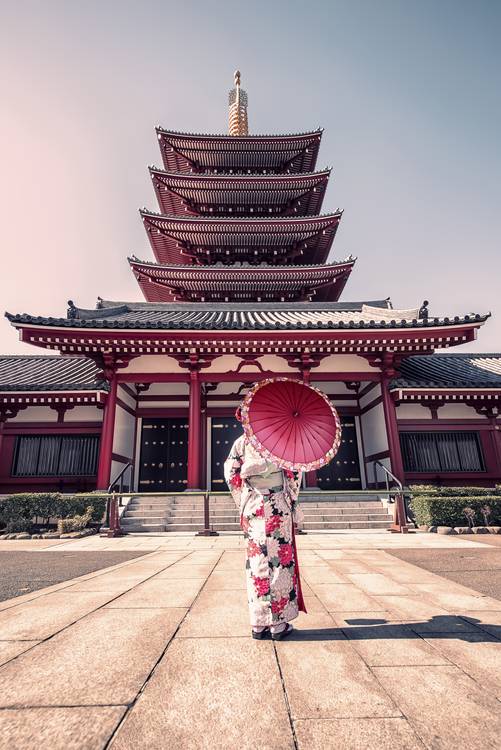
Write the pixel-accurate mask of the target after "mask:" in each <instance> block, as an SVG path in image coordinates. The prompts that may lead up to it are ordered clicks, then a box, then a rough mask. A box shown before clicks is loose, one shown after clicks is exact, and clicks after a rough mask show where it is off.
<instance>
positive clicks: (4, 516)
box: [0, 492, 106, 531]
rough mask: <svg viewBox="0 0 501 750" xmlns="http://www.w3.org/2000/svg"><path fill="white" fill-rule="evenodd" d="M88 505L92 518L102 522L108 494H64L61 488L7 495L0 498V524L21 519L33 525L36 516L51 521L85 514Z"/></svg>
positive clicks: (6, 524)
mask: <svg viewBox="0 0 501 750" xmlns="http://www.w3.org/2000/svg"><path fill="white" fill-rule="evenodd" d="M89 507H92V514H91V517H90V520H92V521H95V522H97V523H100V522H101V521H102V520H103V517H104V513H105V510H106V495H101V496H98V497H94V496H93V495H89V494H86V495H61V494H60V493H59V492H24V493H20V494H17V495H8V496H7V497H4V498H1V499H0V526H2V527H4V526H8V524H9V523H21V521H22V520H24V521H25V522H26V523H28V522H29V525H30V526H32V525H33V521H35V522H36V521H37V519H41V520H42V522H44V523H45V524H48V523H49V520H50V519H51V518H57V519H59V518H70V517H75V516H83V515H85V514H86V513H87V511H88V509H89ZM22 530H23V531H24V530H25V529H22Z"/></svg>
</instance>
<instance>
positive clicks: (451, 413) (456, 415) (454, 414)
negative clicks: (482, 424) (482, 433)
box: [438, 404, 485, 420]
mask: <svg viewBox="0 0 501 750" xmlns="http://www.w3.org/2000/svg"><path fill="white" fill-rule="evenodd" d="M438 418H439V419H477V420H478V419H485V417H481V416H480V414H477V412H476V411H475V409H473V407H471V406H467V405H466V404H445V405H444V406H442V407H441V408H440V409H439V410H438Z"/></svg>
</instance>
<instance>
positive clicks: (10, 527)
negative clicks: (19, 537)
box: [3, 517, 33, 534]
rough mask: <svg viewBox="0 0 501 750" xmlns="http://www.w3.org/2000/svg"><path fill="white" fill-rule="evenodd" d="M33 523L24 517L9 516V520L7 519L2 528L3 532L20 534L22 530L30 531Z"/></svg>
mask: <svg viewBox="0 0 501 750" xmlns="http://www.w3.org/2000/svg"><path fill="white" fill-rule="evenodd" d="M32 526H33V524H32V523H31V521H28V520H27V519H26V518H21V517H19V518H11V519H10V520H9V521H7V524H6V526H5V529H3V533H4V534H20V533H21V532H23V531H30V530H31V527H32Z"/></svg>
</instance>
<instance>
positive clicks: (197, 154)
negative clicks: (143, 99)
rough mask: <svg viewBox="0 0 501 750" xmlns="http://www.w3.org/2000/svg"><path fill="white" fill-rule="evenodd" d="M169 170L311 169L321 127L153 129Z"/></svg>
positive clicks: (320, 135)
mask: <svg viewBox="0 0 501 750" xmlns="http://www.w3.org/2000/svg"><path fill="white" fill-rule="evenodd" d="M156 131H157V136H158V140H159V144H160V152H161V154H162V159H163V162H164V166H165V169H166V170H167V171H169V172H192V171H193V172H206V171H209V170H210V171H221V172H228V170H229V169H234V170H245V171H247V170H249V171H250V172H257V171H260V172H263V171H265V170H266V171H271V172H313V171H314V169H315V164H316V161H317V155H318V149H319V146H320V140H321V138H322V130H314V131H312V132H309V133H299V134H296V135H239V136H233V135H203V134H195V133H178V132H175V131H171V130H165V129H164V128H161V127H160V126H159V127H157V128H156Z"/></svg>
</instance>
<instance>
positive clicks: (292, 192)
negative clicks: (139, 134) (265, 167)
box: [149, 167, 331, 217]
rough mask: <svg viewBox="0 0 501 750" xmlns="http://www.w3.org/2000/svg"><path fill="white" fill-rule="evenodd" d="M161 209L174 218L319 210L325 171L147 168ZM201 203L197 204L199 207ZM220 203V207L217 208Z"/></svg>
mask: <svg viewBox="0 0 501 750" xmlns="http://www.w3.org/2000/svg"><path fill="white" fill-rule="evenodd" d="M149 172H150V176H151V180H152V182H153V187H154V189H155V193H156V196H157V200H158V205H159V207H160V210H161V211H162V213H164V214H167V215H168V214H171V215H176V216H178V215H179V216H187V215H188V216H190V215H191V216H201V215H202V216H209V217H210V216H211V215H212V214H214V215H215V216H217V215H221V214H222V213H226V214H228V208H231V210H233V211H235V212H237V213H236V215H237V216H238V211H241V212H242V213H241V215H243V216H245V215H249V213H252V212H253V210H254V207H258V208H257V213H256V216H263V217H264V216H266V215H267V214H269V215H272V216H274V217H278V216H291V215H292V216H294V215H302V216H313V215H316V214H319V213H320V211H321V209H322V203H323V199H324V196H325V191H326V189H327V185H328V182H329V176H330V172H331V170H330V169H327V170H323V171H321V172H312V173H310V174H295V175H292V174H289V175H250V176H249V175H233V174H225V175H197V174H186V173H172V172H166V171H165V170H162V169H158V168H157V167H150V168H149ZM201 207H202V208H201ZM221 207H222V209H223V210H221Z"/></svg>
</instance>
